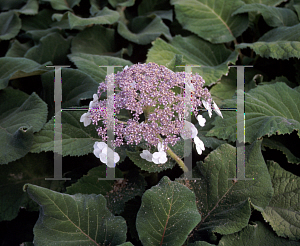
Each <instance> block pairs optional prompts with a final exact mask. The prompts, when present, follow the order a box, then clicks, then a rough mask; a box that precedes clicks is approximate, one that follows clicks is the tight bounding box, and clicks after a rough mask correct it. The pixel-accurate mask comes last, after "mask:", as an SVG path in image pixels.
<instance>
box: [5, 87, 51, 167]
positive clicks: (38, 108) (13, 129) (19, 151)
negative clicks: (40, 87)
mask: <svg viewBox="0 0 300 246" xmlns="http://www.w3.org/2000/svg"><path fill="white" fill-rule="evenodd" d="M0 116H1V117H0V139H1V142H0V164H6V163H8V162H11V161H14V160H17V159H19V158H21V157H23V156H25V155H26V154H27V153H28V152H29V150H30V148H31V146H32V143H33V133H34V132H38V131H39V130H40V129H41V128H42V127H43V125H44V124H45V122H46V119H47V105H46V103H45V102H44V101H43V100H42V99H41V98H40V97H39V96H38V95H37V94H36V93H35V92H33V93H32V94H31V95H30V96H29V95H27V94H26V93H24V92H22V91H19V90H14V89H12V88H7V89H4V90H1V91H0Z"/></svg>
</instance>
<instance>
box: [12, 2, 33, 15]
mask: <svg viewBox="0 0 300 246" xmlns="http://www.w3.org/2000/svg"><path fill="white" fill-rule="evenodd" d="M38 9H39V3H38V1H37V0H28V1H27V3H26V4H25V5H24V6H23V7H22V8H20V9H16V10H15V11H16V12H18V13H20V14H24V15H36V14H37V13H38Z"/></svg>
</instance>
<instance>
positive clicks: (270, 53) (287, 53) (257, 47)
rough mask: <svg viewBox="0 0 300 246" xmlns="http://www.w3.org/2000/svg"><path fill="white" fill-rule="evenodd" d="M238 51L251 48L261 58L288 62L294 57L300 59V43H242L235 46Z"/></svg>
mask: <svg viewBox="0 0 300 246" xmlns="http://www.w3.org/2000/svg"><path fill="white" fill-rule="evenodd" d="M235 47H236V48H237V49H245V48H248V47H249V48H251V49H253V50H254V52H255V53H256V54H258V55H260V56H261V57H265V58H274V59H283V60H287V59H290V58H293V57H296V58H300V42H296V41H290V42H289V41H274V42H255V43H253V44H247V43H242V44H239V45H236V46H235Z"/></svg>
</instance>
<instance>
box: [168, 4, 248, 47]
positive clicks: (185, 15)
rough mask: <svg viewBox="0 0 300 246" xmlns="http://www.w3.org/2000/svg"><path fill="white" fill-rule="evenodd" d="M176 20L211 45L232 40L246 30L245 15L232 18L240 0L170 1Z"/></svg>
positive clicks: (246, 21)
mask: <svg viewBox="0 0 300 246" xmlns="http://www.w3.org/2000/svg"><path fill="white" fill-rule="evenodd" d="M171 4H172V5H175V13H176V19H177V20H178V21H179V23H180V24H181V25H182V27H183V28H184V29H187V30H189V31H191V32H193V33H195V34H197V35H198V36H200V37H201V38H204V39H205V40H208V41H210V42H212V43H225V42H229V41H232V40H234V39H235V38H236V37H238V36H240V35H241V34H242V33H243V32H244V31H245V30H246V29H247V28H248V18H247V15H238V16H232V13H233V12H234V11H235V10H236V9H238V8H239V7H241V6H242V5H243V4H244V3H243V2H242V1H240V0H226V1H225V0H218V1H217V0H214V1H208V0H171Z"/></svg>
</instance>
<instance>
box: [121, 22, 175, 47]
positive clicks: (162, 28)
mask: <svg viewBox="0 0 300 246" xmlns="http://www.w3.org/2000/svg"><path fill="white" fill-rule="evenodd" d="M129 28H130V30H129V29H128V28H127V26H126V25H125V24H124V23H123V22H121V21H119V22H118V33H119V34H120V35H121V36H122V37H123V38H125V39H127V40H129V41H131V42H134V43H137V44H142V45H145V44H149V43H151V41H153V40H155V39H156V38H157V37H159V36H160V35H162V34H163V35H164V36H165V37H166V38H168V39H169V40H171V39H172V36H171V34H170V31H169V28H168V27H167V26H166V25H165V24H164V23H163V21H162V19H161V18H160V17H158V16H155V17H154V19H153V20H152V19H151V18H149V17H144V16H138V17H135V18H134V19H133V20H132V22H131V23H130V26H129Z"/></svg>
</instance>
